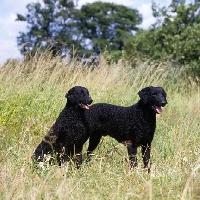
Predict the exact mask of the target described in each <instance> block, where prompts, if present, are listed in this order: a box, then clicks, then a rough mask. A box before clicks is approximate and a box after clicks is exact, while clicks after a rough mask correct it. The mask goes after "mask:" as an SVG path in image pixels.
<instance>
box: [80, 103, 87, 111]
mask: <svg viewBox="0 0 200 200" xmlns="http://www.w3.org/2000/svg"><path fill="white" fill-rule="evenodd" d="M79 106H80V107H81V108H83V109H86V110H89V109H90V107H89V105H88V104H83V103H79Z"/></svg>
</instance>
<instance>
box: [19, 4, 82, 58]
mask: <svg viewBox="0 0 200 200" xmlns="http://www.w3.org/2000/svg"><path fill="white" fill-rule="evenodd" d="M43 2H44V5H43V6H42V4H41V3H31V4H28V5H27V9H28V14H26V16H23V15H21V14H17V19H16V20H18V21H26V22H27V23H28V26H27V28H28V32H27V33H23V32H20V33H19V34H20V35H19V36H18V37H17V43H18V46H20V47H22V48H21V53H22V54H23V55H24V54H26V53H27V52H30V51H31V52H32V53H33V54H34V53H35V51H36V50H37V48H39V47H40V48H44V49H46V48H47V47H49V46H50V47H51V49H52V50H54V51H53V52H54V53H56V52H57V50H60V51H62V52H65V51H66V50H68V49H69V47H71V46H72V45H73V44H74V45H77V46H78V45H79V41H78V39H77V38H76V37H75V34H76V28H77V27H76V26H75V25H74V20H73V19H74V16H73V15H74V10H75V5H74V2H73V0H43Z"/></svg>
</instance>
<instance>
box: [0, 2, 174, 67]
mask: <svg viewBox="0 0 200 200" xmlns="http://www.w3.org/2000/svg"><path fill="white" fill-rule="evenodd" d="M38 1H39V2H40V1H41V0H20V1H16V0H0V64H3V63H4V62H5V61H6V60H7V59H21V58H22V56H21V54H20V50H19V48H18V47H17V36H19V32H25V33H26V32H27V28H26V26H27V23H26V22H19V21H15V19H16V18H17V17H16V16H17V13H19V14H22V15H25V14H27V9H26V6H27V5H28V4H29V3H32V2H34V3H36V2H38ZM93 2H95V0H78V6H79V7H81V5H85V4H86V3H93ZM102 2H111V3H115V4H119V5H124V6H127V7H130V8H134V9H137V10H138V11H139V13H140V14H142V16H143V22H142V24H141V26H142V27H143V28H144V29H147V28H148V27H149V26H150V25H151V24H153V23H154V22H155V19H154V18H153V16H152V12H151V3H152V0H102ZM154 2H156V3H158V4H160V6H164V5H165V6H167V5H169V4H170V3H171V0H165V1H163V0H154Z"/></svg>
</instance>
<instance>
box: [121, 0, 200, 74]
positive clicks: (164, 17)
mask: <svg viewBox="0 0 200 200" xmlns="http://www.w3.org/2000/svg"><path fill="white" fill-rule="evenodd" d="M152 10H153V16H154V17H156V19H157V21H156V23H155V24H154V25H152V27H151V28H150V29H149V30H146V31H144V30H143V31H140V32H138V33H137V35H136V36H135V37H132V38H129V39H128V40H127V41H126V42H125V46H124V50H125V52H126V54H125V55H126V56H127V58H128V59H130V58H135V57H137V58H139V59H144V58H145V59H151V60H170V61H173V62H175V63H179V64H187V65H188V66H189V67H191V66H192V67H193V69H195V68H194V67H196V66H198V65H199V63H200V40H199V37H200V13H199V12H200V3H198V1H196V3H194V4H186V3H185V1H172V3H171V4H170V6H169V7H168V8H166V7H163V8H159V7H158V6H157V5H156V4H155V3H153V4H152ZM194 64H196V65H194ZM199 74H200V72H199Z"/></svg>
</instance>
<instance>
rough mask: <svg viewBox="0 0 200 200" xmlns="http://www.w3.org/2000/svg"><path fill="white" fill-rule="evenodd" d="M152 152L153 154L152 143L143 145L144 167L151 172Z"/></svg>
mask: <svg viewBox="0 0 200 200" xmlns="http://www.w3.org/2000/svg"><path fill="white" fill-rule="evenodd" d="M150 154H151V144H146V145H143V146H142V157H143V162H144V168H146V169H148V172H150V167H151V166H150V165H151V163H150Z"/></svg>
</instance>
